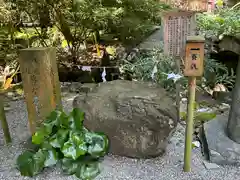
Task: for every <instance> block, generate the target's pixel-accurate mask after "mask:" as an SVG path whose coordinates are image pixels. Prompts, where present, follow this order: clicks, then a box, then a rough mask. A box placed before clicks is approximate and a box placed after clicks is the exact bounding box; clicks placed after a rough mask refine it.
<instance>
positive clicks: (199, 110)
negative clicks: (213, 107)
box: [180, 102, 216, 125]
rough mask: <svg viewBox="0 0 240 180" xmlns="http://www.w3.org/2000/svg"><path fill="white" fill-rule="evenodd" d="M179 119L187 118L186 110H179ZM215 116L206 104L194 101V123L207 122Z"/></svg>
mask: <svg viewBox="0 0 240 180" xmlns="http://www.w3.org/2000/svg"><path fill="white" fill-rule="evenodd" d="M180 116H181V119H182V120H184V121H186V120H187V112H180ZM215 117H216V113H214V112H212V111H210V110H209V107H208V106H205V105H204V106H203V105H202V104H201V103H197V102H195V103H194V124H195V125H199V123H204V122H207V121H209V120H211V119H214V118H215Z"/></svg>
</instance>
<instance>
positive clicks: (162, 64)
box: [122, 48, 186, 92]
mask: <svg viewBox="0 0 240 180" xmlns="http://www.w3.org/2000/svg"><path fill="white" fill-rule="evenodd" d="M155 66H156V67H157V72H156V73H155V74H154V78H152V74H153V70H154V67H155ZM122 69H123V71H124V73H129V74H130V75H131V77H132V78H133V79H136V80H142V81H154V82H156V83H159V84H161V86H162V87H164V88H166V90H168V91H170V92H174V90H175V89H176V88H175V83H174V82H173V81H172V80H171V79H168V75H167V74H170V73H175V74H177V73H178V72H177V68H176V61H175V59H174V58H172V57H170V56H166V55H164V53H163V50H162V49H161V48H159V49H154V50H151V51H145V52H140V53H139V55H137V56H136V57H135V58H134V59H133V61H131V62H130V61H127V60H124V64H123V66H122ZM180 81H183V82H182V83H181V85H182V86H185V84H186V83H184V81H185V79H184V78H182V79H180Z"/></svg>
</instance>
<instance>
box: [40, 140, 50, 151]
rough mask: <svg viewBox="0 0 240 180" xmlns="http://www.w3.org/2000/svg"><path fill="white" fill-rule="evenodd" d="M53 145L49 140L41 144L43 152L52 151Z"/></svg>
mask: <svg viewBox="0 0 240 180" xmlns="http://www.w3.org/2000/svg"><path fill="white" fill-rule="evenodd" d="M52 148H53V147H52V145H51V144H50V142H49V141H48V140H45V141H44V142H43V143H42V144H41V149H43V150H50V149H52Z"/></svg>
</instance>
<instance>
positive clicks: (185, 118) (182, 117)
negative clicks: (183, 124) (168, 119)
mask: <svg viewBox="0 0 240 180" xmlns="http://www.w3.org/2000/svg"><path fill="white" fill-rule="evenodd" d="M180 117H181V119H182V120H184V121H186V120H187V113H186V112H180Z"/></svg>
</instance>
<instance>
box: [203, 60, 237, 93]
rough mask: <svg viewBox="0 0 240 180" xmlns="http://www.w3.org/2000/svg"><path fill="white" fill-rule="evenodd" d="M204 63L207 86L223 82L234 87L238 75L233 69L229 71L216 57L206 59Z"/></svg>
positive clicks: (204, 80) (228, 86)
mask: <svg viewBox="0 0 240 180" xmlns="http://www.w3.org/2000/svg"><path fill="white" fill-rule="evenodd" d="M204 65H205V67H204V68H205V70H204V77H203V82H204V83H205V85H206V86H210V87H214V86H215V85H216V84H223V85H224V86H225V87H227V88H230V89H232V88H233V87H234V84H235V79H236V75H235V74H234V71H233V69H231V73H229V70H228V68H227V67H226V66H225V65H224V64H222V63H220V62H218V61H217V60H215V59H205V63H204Z"/></svg>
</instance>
